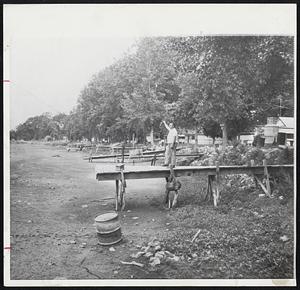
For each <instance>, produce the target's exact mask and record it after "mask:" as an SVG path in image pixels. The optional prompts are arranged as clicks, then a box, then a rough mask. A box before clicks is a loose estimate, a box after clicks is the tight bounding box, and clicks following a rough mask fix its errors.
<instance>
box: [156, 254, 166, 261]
mask: <svg viewBox="0 0 300 290" xmlns="http://www.w3.org/2000/svg"><path fill="white" fill-rule="evenodd" d="M155 258H158V259H160V260H162V259H163V258H164V256H163V255H161V254H159V253H156V254H155Z"/></svg>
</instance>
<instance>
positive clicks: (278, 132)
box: [263, 117, 295, 146]
mask: <svg viewBox="0 0 300 290" xmlns="http://www.w3.org/2000/svg"><path fill="white" fill-rule="evenodd" d="M263 135H264V138H265V145H272V144H273V143H274V142H275V143H278V144H279V145H290V146H292V145H293V142H294V135H295V119H294V118H293V117H269V118H268V119H267V125H265V127H264V134H263Z"/></svg>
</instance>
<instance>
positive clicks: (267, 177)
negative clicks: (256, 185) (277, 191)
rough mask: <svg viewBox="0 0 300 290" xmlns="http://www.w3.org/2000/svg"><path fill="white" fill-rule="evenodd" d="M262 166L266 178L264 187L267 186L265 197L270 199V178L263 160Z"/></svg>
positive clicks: (265, 162) (265, 161)
mask: <svg viewBox="0 0 300 290" xmlns="http://www.w3.org/2000/svg"><path fill="white" fill-rule="evenodd" d="M263 166H264V174H265V177H266V185H267V191H268V193H267V195H268V196H269V197H270V196H271V194H272V193H271V186H270V177H269V172H268V167H267V160H265V159H264V160H263Z"/></svg>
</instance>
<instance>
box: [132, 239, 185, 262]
mask: <svg viewBox="0 0 300 290" xmlns="http://www.w3.org/2000/svg"><path fill="white" fill-rule="evenodd" d="M131 257H132V258H135V259H137V258H140V257H145V258H147V259H149V265H150V266H152V267H155V266H156V265H159V264H161V262H163V261H175V262H178V261H179V260H180V258H179V257H178V256H176V255H174V254H173V253H171V252H169V251H167V250H164V249H163V248H162V246H161V243H160V242H159V241H158V240H152V241H150V242H149V243H148V244H147V246H142V247H140V251H139V252H137V253H136V254H132V255H131Z"/></svg>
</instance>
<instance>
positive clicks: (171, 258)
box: [168, 255, 191, 262]
mask: <svg viewBox="0 0 300 290" xmlns="http://www.w3.org/2000/svg"><path fill="white" fill-rule="evenodd" d="M168 259H169V260H172V261H175V262H178V261H179V260H180V258H179V257H178V256H175V255H174V257H169V258H168ZM188 260H191V258H188Z"/></svg>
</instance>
